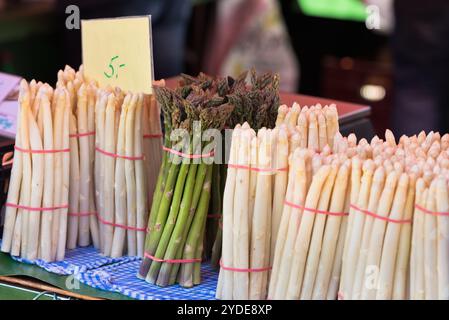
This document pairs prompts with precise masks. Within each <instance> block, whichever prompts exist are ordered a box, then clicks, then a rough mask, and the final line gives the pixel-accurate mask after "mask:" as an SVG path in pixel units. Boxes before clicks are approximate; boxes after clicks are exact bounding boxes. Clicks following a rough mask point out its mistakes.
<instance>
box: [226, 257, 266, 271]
mask: <svg viewBox="0 0 449 320" xmlns="http://www.w3.org/2000/svg"><path fill="white" fill-rule="evenodd" d="M220 267H221V268H222V269H223V270H227V271H234V272H264V271H269V270H271V267H265V268H253V269H241V268H232V267H225V266H223V263H222V261H221V260H220Z"/></svg>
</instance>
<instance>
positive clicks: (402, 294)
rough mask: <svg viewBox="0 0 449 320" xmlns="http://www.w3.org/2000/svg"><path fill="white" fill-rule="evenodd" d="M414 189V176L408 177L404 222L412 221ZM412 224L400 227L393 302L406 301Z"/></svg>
mask: <svg viewBox="0 0 449 320" xmlns="http://www.w3.org/2000/svg"><path fill="white" fill-rule="evenodd" d="M415 188H416V176H415V175H414V174H412V175H410V180H409V185H408V191H407V200H406V203H405V214H404V219H405V220H412V219H413V211H414V207H415ZM411 232H412V224H411V223H407V224H403V225H402V226H401V235H400V239H399V251H398V256H397V259H396V266H395V271H394V277H393V279H394V284H393V295H392V299H393V300H405V299H408V295H407V292H406V290H407V276H408V272H409V264H410V259H409V256H410V243H411Z"/></svg>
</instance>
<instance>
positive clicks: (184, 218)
mask: <svg viewBox="0 0 449 320" xmlns="http://www.w3.org/2000/svg"><path fill="white" fill-rule="evenodd" d="M204 79H206V77H205V76H204ZM224 81H226V80H224ZM218 85H219V84H218ZM218 85H217V82H213V81H209V80H207V81H202V83H199V84H193V85H190V86H180V87H179V88H178V89H176V90H170V89H168V88H163V87H155V94H156V99H157V101H158V102H159V103H160V105H161V108H162V111H163V113H164V125H165V137H164V146H165V147H164V150H165V151H166V152H165V153H164V155H163V159H162V164H161V168H160V171H159V176H158V179H157V182H156V188H155V192H154V195H153V202H152V207H151V211H150V218H149V222H148V234H147V237H146V241H145V258H144V261H143V262H142V264H141V267H140V270H139V276H140V277H142V278H145V279H146V281H148V282H150V283H156V284H158V285H160V286H166V285H169V284H173V283H175V282H176V281H177V280H178V281H179V282H180V284H181V285H183V286H186V287H189V286H192V285H193V282H194V280H193V272H194V270H199V265H194V262H200V261H201V259H200V258H201V247H202V243H201V240H202V238H203V233H204V228H205V221H206V216H207V212H208V207H209V199H210V188H211V177H212V162H213V149H214V142H213V141H212V142H202V141H201V140H202V134H203V132H204V131H205V130H206V129H218V130H221V129H222V128H223V127H224V125H225V123H226V121H227V119H228V117H229V115H230V114H231V112H232V110H233V107H232V106H231V105H229V104H228V103H227V99H226V97H225V96H224V95H221V94H220V91H219V90H217V88H218ZM179 137H181V138H182V139H181V142H178V140H177V138H179ZM173 139H174V141H173ZM180 147H181V148H182V149H180ZM179 260H181V262H183V263H182V267H181V265H180V264H179V263H174V262H176V261H179ZM186 261H187V262H188V263H184V262H186ZM196 273H197V271H196ZM178 274H179V277H178ZM178 278H179V279H178ZM195 280H196V281H195V282H198V281H199V280H198V273H197V275H196V277H195Z"/></svg>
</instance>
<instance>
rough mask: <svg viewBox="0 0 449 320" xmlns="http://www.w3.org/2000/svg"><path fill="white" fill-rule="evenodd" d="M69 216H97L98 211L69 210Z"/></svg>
mask: <svg viewBox="0 0 449 320" xmlns="http://www.w3.org/2000/svg"><path fill="white" fill-rule="evenodd" d="M68 215H69V216H71V217H87V216H96V215H97V213H96V212H69V213H68Z"/></svg>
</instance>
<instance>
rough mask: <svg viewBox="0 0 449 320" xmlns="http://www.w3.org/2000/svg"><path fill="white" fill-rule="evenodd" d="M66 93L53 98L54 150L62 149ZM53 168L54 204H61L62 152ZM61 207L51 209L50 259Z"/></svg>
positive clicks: (57, 230)
mask: <svg viewBox="0 0 449 320" xmlns="http://www.w3.org/2000/svg"><path fill="white" fill-rule="evenodd" d="M66 98H67V97H66V95H65V94H62V93H60V94H59V95H58V97H57V99H56V100H55V106H54V107H53V112H54V113H53V139H54V140H53V144H54V148H55V149H56V150H61V149H62V138H63V130H64V128H63V126H64V121H63V118H64V108H65V103H66V102H65V101H66ZM54 161H55V168H54V177H55V182H54V187H55V193H54V201H53V202H54V203H55V205H56V206H59V205H62V204H63V203H62V152H57V153H55V156H54ZM61 211H62V210H61V209H57V210H55V211H53V225H52V235H51V260H52V261H54V260H56V253H57V249H58V241H59V227H60V226H59V219H60V216H61Z"/></svg>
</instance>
